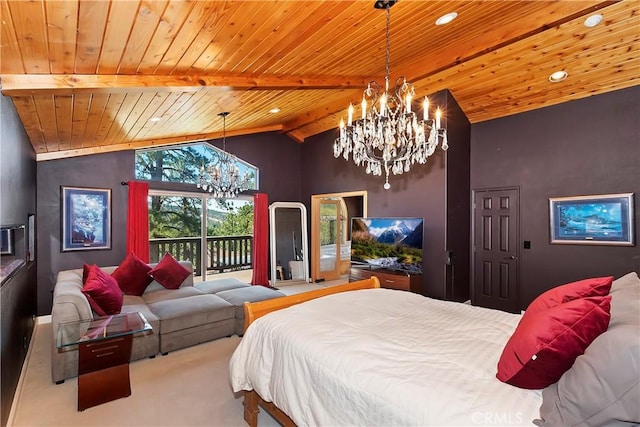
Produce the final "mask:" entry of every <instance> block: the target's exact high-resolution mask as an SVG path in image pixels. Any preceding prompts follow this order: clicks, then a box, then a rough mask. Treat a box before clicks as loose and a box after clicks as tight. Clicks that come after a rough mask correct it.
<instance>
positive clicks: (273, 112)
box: [269, 107, 280, 114]
mask: <svg viewBox="0 0 640 427" xmlns="http://www.w3.org/2000/svg"><path fill="white" fill-rule="evenodd" d="M269 112H270V113H271V114H276V113H279V112H280V109H279V108H278V107H276V108H272V109H271V110H269Z"/></svg>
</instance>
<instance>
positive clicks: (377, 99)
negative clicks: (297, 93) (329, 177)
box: [333, 0, 449, 190]
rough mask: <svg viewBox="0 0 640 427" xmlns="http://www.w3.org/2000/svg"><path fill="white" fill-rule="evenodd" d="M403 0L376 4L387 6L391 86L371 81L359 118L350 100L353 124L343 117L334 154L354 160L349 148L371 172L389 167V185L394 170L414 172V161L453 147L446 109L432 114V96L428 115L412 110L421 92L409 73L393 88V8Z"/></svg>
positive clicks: (426, 102) (426, 104)
mask: <svg viewBox="0 0 640 427" xmlns="http://www.w3.org/2000/svg"><path fill="white" fill-rule="evenodd" d="M396 1H397V0H379V1H376V3H375V5H374V7H375V8H376V9H386V11H387V32H386V39H387V46H386V47H387V50H386V59H387V60H386V75H385V90H384V92H382V93H381V87H380V85H379V84H378V83H377V82H376V81H371V82H369V84H368V85H367V88H366V89H365V90H364V93H363V96H362V105H361V111H362V118H361V119H359V120H353V114H354V108H353V105H351V104H350V105H349V109H348V113H347V123H346V126H345V123H344V120H343V119H341V120H340V136H339V137H338V138H336V140H335V143H334V145H333V155H334V156H335V157H336V158H338V157H340V155H342V157H343V158H344V159H345V160H349V153H351V155H352V157H353V161H354V163H355V164H356V165H358V166H360V165H362V166H364V167H365V168H366V172H367V173H368V174H373V175H382V171H383V169H384V172H385V175H386V181H385V184H384V188H385V190H388V189H389V188H390V187H391V185H390V184H389V172H390V171H391V172H393V174H394V175H399V174H402V173H403V172H409V170H410V168H411V165H413V164H414V163H420V164H425V163H426V162H427V159H428V157H429V156H431V155H432V154H433V153H434V151H435V149H436V147H437V146H438V143H441V147H442V149H443V150H446V149H447V148H449V146H448V144H447V131H446V129H444V128H443V127H441V126H440V120H441V117H442V112H441V111H440V108H438V109H437V110H436V113H435V119H433V118H430V116H429V99H428V98H427V97H425V98H424V102H423V115H422V119H421V120H418V118H417V116H416V114H415V113H414V112H413V111H412V106H411V101H412V99H413V98H414V96H415V91H414V88H413V85H412V84H411V83H409V82H407V80H406V78H405V77H404V76H400V77H398V78H397V79H396V81H395V88H394V90H393V92H390V91H389V56H390V31H389V26H390V11H389V10H390V9H391V6H393V5H394V4H395V3H396Z"/></svg>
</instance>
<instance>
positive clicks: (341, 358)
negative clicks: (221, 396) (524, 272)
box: [230, 289, 542, 426]
mask: <svg viewBox="0 0 640 427" xmlns="http://www.w3.org/2000/svg"><path fill="white" fill-rule="evenodd" d="M519 319H520V315H515V314H510V313H505V312H501V311H497V310H490V309H485V308H479V307H473V306H470V305H467V304H460V303H452V302H443V301H439V300H434V299H430V298H426V297H423V296H420V295H417V294H413V293H410V292H404V291H396V290H389V289H363V290H357V291H350V292H341V293H337V294H332V295H328V296H325V297H323V298H319V299H313V300H311V301H307V302H304V303H302V304H299V305H295V306H291V307H289V308H286V309H282V310H279V311H276V312H273V313H270V314H269V315H268V316H265V317H261V318H259V319H257V320H255V321H254V322H253V323H252V324H251V327H249V328H248V329H247V330H246V332H245V335H244V337H243V339H242V342H241V343H240V345H239V346H238V348H237V349H236V351H235V353H234V354H233V357H232V359H231V362H230V377H231V384H232V387H233V389H234V391H236V392H239V391H243V390H244V391H250V390H254V391H255V392H256V393H257V394H258V395H259V397H260V398H262V400H263V401H266V402H272V403H273V404H274V405H275V406H276V407H277V408H279V409H280V410H281V411H283V412H284V413H285V414H286V415H288V417H289V418H290V419H291V420H292V421H293V422H294V423H295V424H297V425H318V426H320V425H322V426H329V425H331V426H337V425H367V426H374V425H385V426H389V425H411V426H415V425H420V426H428V425H431V426H434V425H437V426H440V425H464V426H473V425H532V421H533V419H535V418H538V417H539V408H540V405H541V403H542V397H541V391H538V390H524V389H520V388H516V387H513V386H511V385H508V384H505V383H502V382H500V381H499V380H497V379H496V377H495V374H496V364H497V362H498V359H499V357H500V354H501V352H502V349H503V347H504V345H505V343H506V342H507V340H508V339H509V337H510V335H511V334H512V332H513V330H514V329H515V327H516V326H517V324H518V321H519ZM246 416H247V415H246V411H245V418H246Z"/></svg>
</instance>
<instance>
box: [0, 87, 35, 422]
mask: <svg viewBox="0 0 640 427" xmlns="http://www.w3.org/2000/svg"><path fill="white" fill-rule="evenodd" d="M35 213H36V161H35V152H34V150H33V147H32V146H31V143H30V142H29V139H28V137H27V134H26V132H25V131H24V127H23V126H22V124H21V123H20V119H19V117H18V114H17V113H16V110H15V107H14V105H13V103H12V102H11V99H10V98H7V97H5V96H1V97H0V225H15V224H21V225H26V224H27V216H28V214H35ZM20 233H21V235H22V236H24V231H23V230H20ZM23 252H24V251H23ZM17 255H18V256H19V254H17ZM35 272H36V262H31V263H28V264H26V265H24V266H23V267H21V268H20V269H19V270H18V271H16V273H15V275H13V276H11V277H9V278H7V279H6V280H5V281H4V283H2V289H1V295H0V315H1V319H0V343H1V346H2V355H1V357H0V358H1V366H0V371H1V384H0V388H1V390H2V406H1V408H0V425H2V426H4V425H6V423H7V418H8V416H9V410H10V408H11V403H12V401H13V394H14V392H15V389H16V385H17V384H18V377H19V376H20V370H21V368H22V364H23V363H24V359H25V356H26V354H27V348H28V345H29V341H30V340H31V335H32V333H33V326H34V322H33V319H34V317H33V316H34V315H35V314H36V277H35Z"/></svg>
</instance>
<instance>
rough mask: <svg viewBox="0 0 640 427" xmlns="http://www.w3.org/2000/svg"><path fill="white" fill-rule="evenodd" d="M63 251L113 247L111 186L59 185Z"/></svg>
mask: <svg viewBox="0 0 640 427" xmlns="http://www.w3.org/2000/svg"><path fill="white" fill-rule="evenodd" d="M60 193H61V206H62V215H61V217H60V219H61V222H62V227H61V231H62V235H61V246H62V251H63V252H67V251H82V250H95V249H111V189H110V188H82V187H65V186H62V187H61V188H60Z"/></svg>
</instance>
